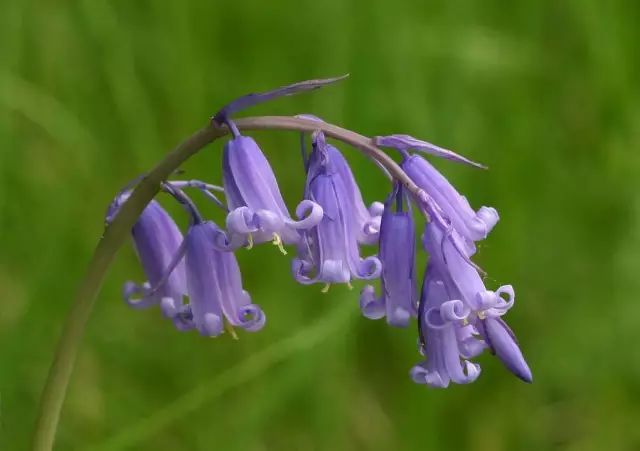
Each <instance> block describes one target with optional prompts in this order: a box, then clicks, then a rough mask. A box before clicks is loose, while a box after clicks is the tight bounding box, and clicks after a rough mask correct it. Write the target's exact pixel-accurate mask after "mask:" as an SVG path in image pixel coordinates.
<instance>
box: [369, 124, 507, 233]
mask: <svg viewBox="0 0 640 451" xmlns="http://www.w3.org/2000/svg"><path fill="white" fill-rule="evenodd" d="M374 142H375V143H376V145H379V146H384V147H392V148H394V149H397V150H399V151H400V152H402V154H403V155H404V159H403V161H402V164H401V166H402V169H403V170H404V171H405V172H406V173H407V175H408V176H409V177H410V178H411V179H412V180H413V182H414V183H415V184H416V185H418V187H420V188H421V189H422V190H424V191H425V192H426V194H427V195H428V197H429V198H430V199H433V201H434V202H435V203H436V204H437V205H438V206H439V207H440V208H441V209H442V213H443V216H444V217H445V218H446V219H447V220H448V221H450V222H451V225H452V226H453V228H454V229H456V230H457V231H458V233H460V234H461V235H462V236H463V237H464V238H465V239H466V240H468V241H470V242H471V243H473V242H475V241H479V240H482V239H484V238H486V237H487V235H488V234H489V232H490V231H491V229H493V227H494V226H495V225H496V223H497V222H498V220H499V216H498V212H497V211H496V209H495V208H492V207H484V206H483V207H481V208H480V209H479V210H478V211H477V212H475V211H473V209H472V208H471V206H470V205H469V202H468V201H467V199H466V198H465V197H464V196H461V195H460V194H459V193H458V192H457V191H456V189H455V188H454V187H453V186H452V185H451V183H449V181H448V180H447V179H446V178H445V177H444V176H443V175H442V174H440V172H438V170H437V169H436V168H434V167H433V166H432V165H431V164H430V163H429V162H428V161H427V160H425V159H424V158H422V157H421V156H419V155H412V154H410V153H409V151H411V150H414V151H418V152H423V153H427V154H430V155H435V156H437V157H440V158H445V159H448V160H452V161H457V162H460V163H464V164H468V165H470V166H475V167H478V168H484V167H485V166H483V165H481V164H479V163H476V162H474V161H471V160H469V159H468V158H465V157H463V156H462V155H459V154H457V153H455V152H453V151H451V150H448V149H444V148H442V147H438V146H436V145H434V144H431V143H428V142H426V141H421V140H419V139H416V138H414V137H412V136H409V135H390V136H378V137H376V138H374ZM467 245H469V244H467Z"/></svg>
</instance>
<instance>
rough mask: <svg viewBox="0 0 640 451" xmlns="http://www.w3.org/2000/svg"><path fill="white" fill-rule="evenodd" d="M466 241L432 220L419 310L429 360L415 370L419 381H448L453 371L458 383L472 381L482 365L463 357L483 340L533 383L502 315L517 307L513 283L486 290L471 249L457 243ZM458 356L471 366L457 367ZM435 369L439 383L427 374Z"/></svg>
mask: <svg viewBox="0 0 640 451" xmlns="http://www.w3.org/2000/svg"><path fill="white" fill-rule="evenodd" d="M461 240H462V237H461V236H460V235H459V234H458V233H457V231H456V230H451V229H445V228H443V227H442V226H441V224H439V223H438V222H437V221H432V222H430V223H428V224H427V228H426V230H425V235H424V245H425V248H426V250H427V251H428V252H429V258H430V263H429V268H428V270H427V275H426V278H425V290H424V291H423V298H422V299H421V305H420V314H419V315H420V318H419V320H420V325H421V327H422V329H421V339H422V342H423V343H426V348H425V353H426V358H427V360H426V363H423V364H421V365H419V366H418V367H416V368H414V370H412V375H413V377H414V380H415V379H416V378H418V379H421V378H424V379H423V380H424V381H425V382H426V383H429V384H430V385H436V386H438V384H439V383H440V382H442V383H444V384H445V386H446V383H447V377H446V376H445V375H447V374H448V377H449V378H450V380H453V381H454V382H456V383H465V382H471V381H472V379H475V377H477V373H479V371H480V368H479V366H477V365H475V364H472V363H470V362H468V361H466V360H464V359H468V358H471V357H472V356H474V355H476V354H477V351H479V349H480V348H481V345H480V344H478V342H477V341H476V340H482V343H483V345H486V346H488V347H489V349H490V350H491V351H492V353H494V354H496V356H497V357H498V358H499V359H500V360H501V361H502V362H503V363H504V364H505V366H506V367H507V368H508V369H509V370H510V371H512V372H513V373H514V374H515V375H516V376H518V377H519V378H520V379H522V380H524V381H526V382H531V381H532V375H531V370H530V369H529V367H528V365H527V363H526V361H525V359H524V357H523V356H522V352H521V351H520V349H519V347H518V345H517V342H516V339H515V336H514V335H513V332H511V330H510V329H509V328H508V326H506V324H505V323H504V321H503V320H502V319H501V316H503V315H504V314H505V313H507V311H508V310H509V309H510V308H511V307H512V306H513V303H514V300H515V293H514V291H513V288H512V287H511V285H504V286H501V287H500V288H498V289H497V290H496V291H490V290H487V289H486V287H485V285H484V283H483V282H482V279H481V277H480V275H479V274H478V271H477V270H476V268H474V267H473V266H472V265H471V264H470V263H469V260H468V258H469V257H470V254H468V255H461V254H460V251H459V249H460V248H462V247H463V246H462V245H456V243H455V242H456V241H461ZM430 293H431V294H430ZM433 293H435V294H436V295H437V297H436V298H434V297H433ZM505 297H506V299H505ZM465 328H466V331H465ZM445 331H446V332H445ZM463 331H464V334H463V335H461V333H462V332H463ZM461 337H464V340H461ZM454 351H455V352H454ZM456 352H457V353H458V354H456ZM454 355H457V357H455V358H454ZM456 359H457V360H456ZM461 359H462V360H461ZM456 361H458V363H459V364H460V368H462V367H464V368H465V369H466V371H462V372H457V370H458V369H459V368H458V367H456V366H455V365H453V362H456ZM443 362H444V363H443ZM434 372H435V373H437V374H438V377H437V378H436V377H435V376H434V379H433V380H434V381H435V382H434V383H431V382H429V380H428V378H427V377H428V375H429V374H433V373H434ZM454 376H455V377H454ZM459 381H462V382H459Z"/></svg>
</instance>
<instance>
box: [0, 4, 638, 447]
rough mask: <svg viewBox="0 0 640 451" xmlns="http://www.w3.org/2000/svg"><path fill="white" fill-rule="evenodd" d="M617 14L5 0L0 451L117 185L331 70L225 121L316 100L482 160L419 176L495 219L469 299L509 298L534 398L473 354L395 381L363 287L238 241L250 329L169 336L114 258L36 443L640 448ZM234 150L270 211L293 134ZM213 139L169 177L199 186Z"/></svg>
mask: <svg viewBox="0 0 640 451" xmlns="http://www.w3.org/2000/svg"><path fill="white" fill-rule="evenodd" d="M639 21H640V8H639V7H638V4H637V3H635V2H622V1H609V2H602V1H588V0H573V1H571V0H568V1H563V2H557V1H551V0H543V1H533V0H531V1H519V2H512V3H509V2H502V1H495V0H494V1H485V2H463V1H438V2H434V1H421V0H414V1H393V2H389V1H383V0H350V1H344V0H323V1H307V0H297V1H293V0H291V1H277V0H273V1H264V0H244V1H238V2H221V1H212V0H208V1H207V0H199V1H188V2H172V1H166V2H160V1H155V2H153V1H136V2H133V1H124V0H112V1H106V0H85V1H71V2H57V1H46V0H39V1H29V0H24V1H16V0H5V1H4V2H2V14H0V449H2V450H9V451H13V450H21V449H25V448H26V447H27V446H28V443H29V440H30V435H31V433H32V430H33V423H34V419H35V409H36V406H37V400H38V396H39V394H40V391H41V389H42V386H43V383H44V379H45V376H46V372H47V370H48V367H49V364H50V361H51V358H52V355H53V351H54V346H55V342H56V340H57V338H58V335H59V332H60V330H61V324H62V321H63V319H64V317H65V314H66V313H67V311H68V308H69V306H70V302H71V298H72V295H73V294H74V291H75V289H76V287H77V284H78V282H79V280H80V278H81V277H82V275H83V272H84V269H85V266H86V264H87V262H88V260H89V257H90V255H91V252H92V249H93V247H94V246H95V244H96V241H97V239H98V237H99V236H100V234H101V232H102V227H103V219H102V218H103V214H104V212H105V208H106V206H107V204H108V203H109V202H110V200H111V197H112V196H113V194H114V193H115V192H116V191H117V190H118V189H119V188H120V187H121V186H123V185H124V184H125V183H126V182H127V181H128V180H130V179H132V178H133V177H135V176H136V175H137V174H139V173H141V172H142V171H145V170H147V169H148V168H150V167H151V166H152V165H154V164H155V162H157V161H158V160H159V159H160V158H162V156H163V155H164V153H165V152H166V151H167V150H169V149H170V148H172V147H173V146H174V145H175V144H176V143H178V142H179V141H180V140H181V139H183V138H184V137H186V136H187V135H188V134H190V133H191V132H192V131H194V130H195V129H197V128H199V127H200V126H202V125H204V124H205V123H206V121H207V119H208V117H209V116H210V115H211V114H213V113H214V112H215V111H216V108H217V107H219V106H221V105H222V104H223V103H225V102H227V101H229V100H230V99H232V98H233V97H235V96H238V95H241V94H243V93H247V92H251V91H256V90H265V89H269V88H272V87H275V86H280V85H282V84H286V83H289V82H293V81H298V80H303V79H309V78H319V77H327V76H333V75H338V74H343V73H347V72H348V73H350V74H351V77H350V78H349V79H348V80H347V81H345V82H342V83H341V84H339V85H337V86H334V87H331V88H327V89H325V90H323V91H318V92H314V93H311V94H305V95H301V96H298V97H293V98H286V99H281V100H278V101H275V102H273V103H271V104H268V105H264V106H260V107H257V108H255V109H253V110H252V111H250V112H248V114H251V115H253V114H296V113H300V112H309V113H314V114H316V115H319V116H322V117H324V118H326V119H327V120H329V121H331V122H334V123H337V124H340V125H343V126H345V127H347V128H351V129H354V130H357V131H359V132H361V133H363V134H367V135H373V134H389V133H410V134H413V135H415V136H417V137H420V138H423V139H426V140H428V141H432V142H434V143H437V144H440V145H442V146H445V147H449V148H453V149H456V150H458V151H459V152H461V153H463V154H465V155H466V156H468V157H470V158H473V159H476V160H479V161H482V162H484V163H486V164H488V165H489V166H490V168H491V169H490V171H489V172H483V171H477V170H473V169H470V168H467V167H462V166H459V165H455V164H452V163H449V162H440V161H439V162H436V164H437V166H438V167H439V168H441V169H442V170H443V172H444V173H445V174H446V175H447V176H448V177H450V179H451V180H452V181H453V182H454V183H455V184H456V186H457V187H458V188H459V189H460V191H461V192H463V193H465V194H466V195H467V196H468V197H469V199H470V200H471V203H472V205H474V206H475V207H476V208H477V207H479V206H481V205H492V206H495V207H496V208H498V210H499V211H500V213H501V222H500V223H499V225H498V227H497V228H496V229H495V230H494V232H493V233H492V235H491V236H490V238H489V239H488V240H487V241H486V242H483V243H482V245H481V249H480V252H479V254H478V257H477V261H478V262H479V263H480V264H481V265H482V266H483V267H484V268H485V269H486V270H487V271H488V272H489V276H490V277H489V279H488V284H489V285H490V286H494V287H495V286H497V284H499V283H512V284H513V285H514V286H515V288H516V292H517V298H518V300H517V303H516V308H514V309H513V310H512V311H511V313H510V314H509V315H508V321H509V323H510V324H511V325H512V327H513V328H514V330H515V331H516V333H517V334H518V336H519V338H520V343H521V346H522V348H523V350H524V353H525V355H526V356H527V358H528V361H529V364H530V366H531V368H532V370H533V372H534V378H535V381H534V383H533V385H526V384H524V383H522V382H520V381H519V380H517V379H516V378H514V377H513V376H511V375H510V374H509V373H508V372H507V371H506V370H505V369H504V368H503V367H502V366H501V365H500V363H499V362H498V361H497V360H496V359H494V358H493V357H491V356H490V355H488V354H485V355H483V356H482V357H481V358H480V359H479V362H480V363H481V365H482V367H483V374H482V375H481V377H480V378H479V380H478V381H477V382H476V383H474V384H472V385H469V386H451V387H450V388H449V389H447V390H440V391H438V390H432V389H427V388H425V387H423V386H418V385H414V384H413V383H412V382H411V380H410V379H409V377H408V370H409V369H410V368H411V366H413V365H414V364H415V363H416V362H417V361H418V360H419V355H418V353H417V351H416V331H415V328H413V327H412V328H410V329H407V330H395V329H391V328H390V327H387V325H386V324H385V323H384V322H383V321H377V322H376V321H368V320H365V319H363V318H360V315H359V309H358V305H357V304H358V303H357V292H358V290H359V289H360V288H361V286H362V284H357V286H356V287H355V288H356V289H355V290H354V291H353V292H349V290H348V289H347V288H345V287H340V286H338V287H332V289H331V291H330V292H329V294H326V295H323V294H321V293H320V290H319V288H320V287H319V286H312V287H302V286H298V285H296V284H295V283H294V282H293V281H292V280H291V277H290V275H289V264H290V263H289V262H290V257H291V256H287V257H285V256H282V255H280V254H279V252H278V251H277V249H276V248H274V247H272V246H268V245H265V246H261V247H258V248H256V249H254V250H252V251H241V252H239V253H238V258H239V259H240V261H241V264H242V266H243V274H244V283H245V288H246V289H248V290H249V291H250V292H251V293H252V295H253V298H254V300H255V302H257V303H259V304H260V305H262V306H263V308H264V309H265V311H266V312H267V315H268V318H269V319H268V323H267V327H266V328H265V329H264V330H263V331H261V332H260V333H258V334H242V336H241V339H240V340H239V341H237V342H234V341H232V340H231V339H229V338H220V339H216V340H211V339H205V338H202V337H200V336H198V335H197V334H195V333H188V334H180V333H177V332H176V331H175V330H173V328H172V326H171V325H170V323H169V322H167V321H165V320H163V319H162V318H161V317H160V314H159V313H158V312H157V311H143V312H136V311H132V310H130V309H128V308H126V307H125V305H124V304H123V302H122V301H121V300H120V288H121V285H122V283H123V282H124V281H125V280H129V279H134V280H141V279H142V272H141V270H140V268H139V266H138V264H137V261H136V258H135V255H134V253H133V251H132V249H131V246H129V245H128V246H127V247H126V248H124V249H123V251H122V252H121V253H120V254H119V257H118V258H117V261H116V263H115V265H114V267H113V268H112V270H111V272H110V274H109V277H108V279H107V282H106V284H105V286H104V289H103V291H102V293H101V295H100V297H99V299H98V302H97V305H96V309H95V312H94V314H93V316H92V319H91V321H90V323H89V327H88V331H87V336H86V339H85V341H84V343H83V346H82V349H81V352H80V355H79V360H78V363H77V367H76V370H75V372H74V375H73V378H72V381H71V385H70V391H69V394H68V399H67V402H66V404H65V407H64V410H63V416H62V419H61V424H60V429H59V435H58V441H57V449H60V450H93V449H96V450H120V449H131V450H160V451H162V450H178V449H179V450H225V451H230V450H256V451H258V450H271V449H277V450H359V449H362V450H365V449H366V450H457V449H473V450H481V451H484V450H491V451H500V450H548V449H562V450H580V451H588V450H603V449H607V450H637V449H640V428H638V422H639V421H640V382H639V379H640V357H639V353H638V349H637V346H636V342H637V340H638V332H637V330H638V326H639V325H640V303H639V302H638V299H637V296H638V289H639V288H640V277H638V271H640V191H639V190H638V176H639V175H640V154H639V153H638V148H639V146H640V88H639V83H638V80H639V79H640V78H639V76H640V68H639V64H638V61H639V56H640V55H639V53H638V43H639V42H640V28H639V27H638V23H639ZM254 136H255V137H256V138H257V139H259V141H260V143H261V145H262V147H263V150H264V151H265V153H266V154H267V155H268V157H269V158H270V160H271V162H272V164H273V167H274V170H275V172H276V174H277V175H278V177H279V181H280V184H281V188H282V190H283V192H284V193H285V197H286V199H287V201H288V203H289V205H290V206H293V205H294V204H295V203H296V202H297V199H298V198H299V196H300V193H301V191H302V184H303V180H304V174H303V173H302V171H301V163H300V160H299V156H298V155H299V154H298V150H297V142H298V137H297V135H296V134H294V133H286V132H270V133H266V132H261V133H256V134H254ZM221 146H222V144H221V143H215V144H214V145H211V146H209V147H207V148H206V149H205V150H204V151H203V152H202V153H201V154H200V155H198V156H196V157H195V158H193V159H192V160H191V161H190V162H189V163H188V164H187V165H186V166H185V167H184V169H185V170H186V174H185V176H184V177H188V178H202V179H206V180H209V181H213V182H219V181H220V162H221V158H220V157H221ZM343 149H344V150H345V153H346V154H347V155H348V157H349V159H350V161H352V163H353V166H354V170H355V171H356V173H357V177H358V180H359V182H360V183H361V188H362V190H363V192H364V193H365V198H366V199H367V201H369V202H370V201H373V200H375V199H379V198H382V197H383V196H384V195H385V194H386V191H387V189H388V186H387V184H386V182H385V181H384V178H383V177H382V175H381V174H380V173H379V172H378V171H377V170H376V169H375V167H373V166H372V165H371V164H370V163H369V162H368V161H366V159H364V158H362V157H361V156H359V155H358V154H357V153H356V152H355V151H353V150H349V149H346V148H344V146H343ZM194 197H195V198H196V199H197V200H198V202H199V203H200V204H201V205H203V209H204V210H205V211H206V212H207V214H209V215H212V216H213V217H215V218H217V219H220V215H219V214H218V213H217V212H215V211H214V209H213V208H211V207H210V206H208V205H206V203H205V202H204V201H203V199H202V198H201V197H198V196H197V194H196V195H194ZM163 202H164V203H165V205H167V206H168V207H169V208H171V211H173V212H175V213H176V215H177V216H178V217H179V218H180V220H181V221H182V224H184V215H183V214H182V213H181V211H180V210H179V209H176V208H174V206H173V205H171V204H170V203H167V202H166V199H163ZM367 252H369V253H371V252H373V249H368V250H367ZM423 261H424V257H421V262H423Z"/></svg>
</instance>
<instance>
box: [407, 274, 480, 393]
mask: <svg viewBox="0 0 640 451" xmlns="http://www.w3.org/2000/svg"><path fill="white" fill-rule="evenodd" d="M444 279H445V277H443V276H442V274H440V272H439V268H438V267H437V266H436V265H434V264H429V266H428V267H427V270H426V271H425V278H424V282H423V285H422V294H421V296H420V309H419V314H418V321H419V333H420V350H421V352H422V353H423V355H424V356H425V357H426V360H425V361H423V362H422V363H420V364H418V365H416V366H415V367H413V369H412V370H411V377H412V379H413V380H414V382H416V383H419V384H426V385H429V386H431V387H436V388H446V387H447V386H448V385H449V383H450V382H454V383H456V384H468V383H470V382H473V381H475V380H476V379H477V378H478V376H479V375H480V365H478V364H476V363H473V362H471V361H469V359H471V358H473V357H475V356H476V355H478V354H479V353H481V352H482V350H483V349H484V342H482V341H481V340H478V339H477V338H476V334H477V332H476V331H475V330H474V328H473V326H472V325H470V324H465V323H464V319H465V318H466V316H465V314H466V311H465V309H464V307H463V306H462V303H461V301H460V300H457V299H452V297H451V294H450V290H448V288H450V287H447V286H446V285H445V281H444Z"/></svg>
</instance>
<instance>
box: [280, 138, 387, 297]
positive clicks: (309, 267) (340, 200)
mask: <svg viewBox="0 0 640 451" xmlns="http://www.w3.org/2000/svg"><path fill="white" fill-rule="evenodd" d="M335 162H336V158H335V153H334V152H332V151H331V150H330V149H328V148H327V145H326V143H325V141H324V135H323V134H322V133H317V134H316V136H315V138H314V149H313V152H312V154H311V157H310V162H309V169H308V173H307V184H306V188H305V197H306V199H308V200H309V201H311V202H313V203H315V204H318V205H320V206H321V207H322V209H323V217H322V220H321V221H320V223H319V224H318V225H316V226H315V227H313V228H311V229H309V230H307V231H306V232H305V239H304V241H303V243H302V244H301V245H300V246H298V258H296V259H295V260H294V261H293V273H294V277H295V279H296V280H297V281H298V282H300V283H303V284H311V283H325V284H327V285H328V284H332V283H349V282H350V281H351V279H352V278H357V279H373V278H376V277H378V276H379V275H380V270H381V265H380V261H379V260H378V258H376V257H373V256H372V257H367V258H365V259H362V258H361V257H360V252H359V248H358V232H357V230H358V228H357V227H356V224H354V222H355V221H354V216H353V214H352V208H353V204H352V199H353V196H354V194H353V192H351V191H350V189H349V186H348V184H346V183H345V181H344V179H343V176H342V174H341V173H340V165H339V164H335Z"/></svg>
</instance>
